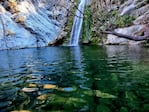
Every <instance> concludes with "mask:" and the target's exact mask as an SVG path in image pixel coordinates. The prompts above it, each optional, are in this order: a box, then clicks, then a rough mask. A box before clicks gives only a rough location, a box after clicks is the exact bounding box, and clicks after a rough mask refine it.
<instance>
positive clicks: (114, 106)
mask: <svg viewBox="0 0 149 112" xmlns="http://www.w3.org/2000/svg"><path fill="white" fill-rule="evenodd" d="M148 67H149V50H148V49H146V48H140V47H138V48H137V47H136V46H135V47H134V48H133V47H132V48H128V47H127V46H105V47H101V46H81V47H47V48H38V49H36V48H33V49H21V50H11V51H0V112H11V111H16V110H26V111H27V112H55V111H59V112H148V111H149V94H148V93H149V88H148V87H149V69H148ZM17 112H18V111H17ZM20 112H21V111H20Z"/></svg>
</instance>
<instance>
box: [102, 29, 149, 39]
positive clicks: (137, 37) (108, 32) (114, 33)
mask: <svg viewBox="0 0 149 112" xmlns="http://www.w3.org/2000/svg"><path fill="white" fill-rule="evenodd" d="M101 33H105V34H112V35H115V36H118V37H121V38H126V39H129V40H134V41H143V40H148V39H149V35H144V36H132V35H126V34H121V33H117V32H115V31H101Z"/></svg>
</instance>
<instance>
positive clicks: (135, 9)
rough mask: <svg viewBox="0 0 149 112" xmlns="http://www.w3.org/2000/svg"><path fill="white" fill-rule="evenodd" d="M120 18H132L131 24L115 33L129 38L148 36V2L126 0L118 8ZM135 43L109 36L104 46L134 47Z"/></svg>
mask: <svg viewBox="0 0 149 112" xmlns="http://www.w3.org/2000/svg"><path fill="white" fill-rule="evenodd" d="M118 11H119V14H120V15H121V16H124V15H126V16H133V17H134V18H135V19H134V21H133V24H132V25H130V26H127V27H122V28H117V29H115V32H117V33H121V34H125V35H130V36H147V35H148V36H149V0H126V1H124V2H123V3H122V4H121V5H120V6H119V10H118ZM141 43H142V42H138V41H137V42H136V41H132V40H128V39H125V38H119V37H117V36H115V35H111V34H109V35H108V36H107V39H106V41H105V44H127V45H136V44H141Z"/></svg>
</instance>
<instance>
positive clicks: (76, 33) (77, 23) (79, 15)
mask: <svg viewBox="0 0 149 112" xmlns="http://www.w3.org/2000/svg"><path fill="white" fill-rule="evenodd" d="M85 4H86V0H80V3H79V5H78V8H77V10H76V13H75V17H74V21H73V26H72V31H71V37H70V43H69V45H70V46H77V45H78V44H79V38H80V34H81V29H82V23H83V13H84V8H85Z"/></svg>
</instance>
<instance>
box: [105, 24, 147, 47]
mask: <svg viewBox="0 0 149 112" xmlns="http://www.w3.org/2000/svg"><path fill="white" fill-rule="evenodd" d="M144 28H145V26H144V25H133V26H130V27H126V28H118V29H116V30H115V32H117V33H121V34H126V35H131V36H137V35H139V34H141V32H143V31H144ZM104 43H105V44H112V45H115V44H116V45H136V44H141V42H136V41H132V40H128V39H125V38H120V37H117V36H115V35H111V34H109V35H108V36H107V39H106V40H105V41H104Z"/></svg>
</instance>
